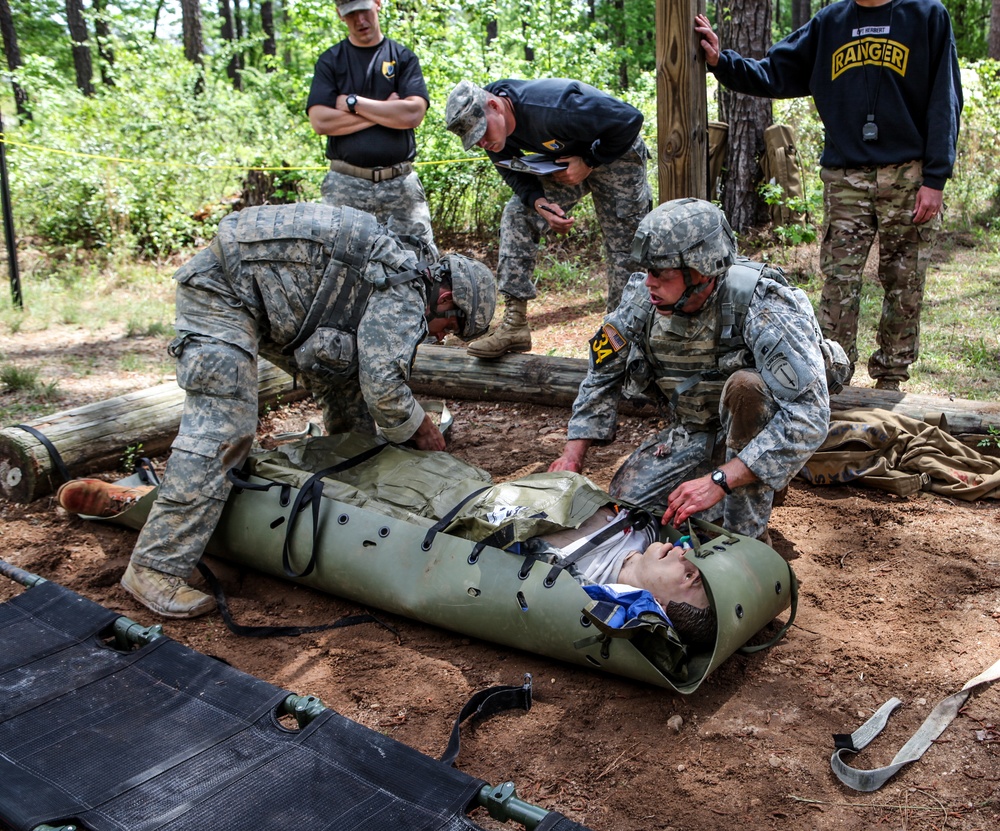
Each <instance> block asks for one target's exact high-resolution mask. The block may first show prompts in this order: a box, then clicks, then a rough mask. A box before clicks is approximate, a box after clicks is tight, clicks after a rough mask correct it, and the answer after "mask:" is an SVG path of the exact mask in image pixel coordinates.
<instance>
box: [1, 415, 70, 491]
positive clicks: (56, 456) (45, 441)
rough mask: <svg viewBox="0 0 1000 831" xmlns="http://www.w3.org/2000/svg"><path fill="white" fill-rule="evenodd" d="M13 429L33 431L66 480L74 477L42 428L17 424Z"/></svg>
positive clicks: (53, 464)
mask: <svg viewBox="0 0 1000 831" xmlns="http://www.w3.org/2000/svg"><path fill="white" fill-rule="evenodd" d="M13 429H15V430H24V431H25V432H26V433H31V435H33V436H34V437H35V438H36V439H38V441H40V442H41V443H42V447H44V448H45V449H46V450H48V451H49V458H50V459H52V466H53V467H54V468H55V469H56V470H57V471H58V472H59V475H60V476H61V477H62V480H63V481H64V482H68V481H69V480H70V479H72V478H73V477H72V476H70V475H69V468H68V467H66V463H65V462H64V461H63V460H62V456H60V455H59V451H58V450H56V446H55V445H54V444H53V443H52V442H50V441H49V440H48V437H46V435H45V434H44V433H42V432H41V431H40V430H36V429H35V428H34V427H30V426H28V425H27V424H15V425H14V427H13Z"/></svg>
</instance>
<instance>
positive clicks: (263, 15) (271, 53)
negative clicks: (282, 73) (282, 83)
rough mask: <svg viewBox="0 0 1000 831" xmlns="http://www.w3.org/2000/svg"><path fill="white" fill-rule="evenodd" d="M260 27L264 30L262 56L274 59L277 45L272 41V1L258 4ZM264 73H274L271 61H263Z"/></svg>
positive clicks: (265, 0)
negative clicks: (264, 65) (264, 64)
mask: <svg viewBox="0 0 1000 831" xmlns="http://www.w3.org/2000/svg"><path fill="white" fill-rule="evenodd" d="M260 26H261V28H262V29H263V30H264V55H265V57H271V58H273V57H275V56H276V55H277V54H278V44H277V42H276V41H275V39H274V3H273V0H263V2H262V3H261V4H260ZM265 63H266V67H265V68H266V71H267V72H274V70H275V65H274V61H273V60H269V61H265Z"/></svg>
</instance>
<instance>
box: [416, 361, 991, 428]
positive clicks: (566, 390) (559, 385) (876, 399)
mask: <svg viewBox="0 0 1000 831" xmlns="http://www.w3.org/2000/svg"><path fill="white" fill-rule="evenodd" d="M586 374H587V361H586V360H585V359H583V358H557V357H552V356H548V355H532V354H530V353H529V354H523V355H516V354H509V355H504V356H503V357H502V358H498V359H497V360H492V361H483V360H478V359H476V358H473V357H471V356H469V355H468V354H467V353H466V351H465V350H464V349H453V348H448V347H443V346H430V345H425V346H421V347H420V348H419V349H418V350H417V359H416V361H415V362H414V366H413V373H412V375H411V376H410V386H411V387H412V388H413V390H414V391H415V392H418V393H421V394H425V395H436V396H439V397H444V398H471V399H475V400H486V401H525V402H529V403H532V404H547V405H549V406H554V407H569V406H572V404H573V401H574V399H575V398H576V392H577V389H578V388H579V386H580V383H581V382H582V381H583V379H584V376H586ZM830 404H831V407H832V408H833V409H834V410H848V409H853V408H854V407H866V408H870V409H881V410H890V411H892V412H897V413H901V414H903V415H907V416H910V417H911V418H917V419H928V420H929V419H933V418H934V417H936V416H938V415H942V414H943V415H944V417H945V421H946V425H947V429H948V432H950V433H951V434H952V435H953V436H955V437H957V438H959V439H961V440H962V441H963V442H964V443H965V444H969V445H972V446H975V445H976V444H977V443H978V442H979V441H981V440H982V438H983V436H984V435H986V434H988V433H989V431H990V428H992V429H994V430H998V429H1000V404H998V403H993V402H987V401H970V400H968V399H963V398H944V397H942V396H937V395H916V394H911V393H903V392H887V391H885V390H875V389H868V388H863V387H847V388H846V389H845V390H844V391H843V392H842V393H840V394H839V395H834V396H833V397H832V398H831V402H830ZM643 405H645V406H643ZM652 407H653V405H652V404H651V402H649V401H648V399H636V400H635V401H634V402H632V403H631V404H629V402H627V401H626V402H623V405H622V412H635V411H639V412H652V411H653V410H652Z"/></svg>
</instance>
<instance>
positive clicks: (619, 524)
mask: <svg viewBox="0 0 1000 831" xmlns="http://www.w3.org/2000/svg"><path fill="white" fill-rule="evenodd" d="M637 514H638V512H637ZM640 523H641V524H640ZM645 524H646V523H645V521H644V518H643V515H637V516H636V517H633V516H632V512H631V511H629V512H625V511H622V512H621V513H619V514H618V516H616V517H615V518H614V519H613V520H612V521H611V522H609V523H608V525H607V527H605V528H602V529H601V530H600V531H598V532H597V533H596V534H594V536H592V537H591V538H590V539H589V540H587V541H586V542H585V543H584V544H583V545H581V546H580V547H579V548H578V549H576V551H574V552H573V553H572V554H570V555H569V556H568V557H564V558H563V559H561V560H560V561H559V562H557V563H553V564H552V568H551V569H549V573H548V574H547V575H545V580H544V581H543V583H544V585H545V587H546V588H551V587H552V586H553V585H555V582H556V578H558V577H559V575H560V574H561V573H562V572H563V571H565V570H566V569H567V568H569V567H570V566H571V565H573V564H574V563H576V562H578V561H579V560H580V558H581V557H583V556H584V555H586V554H589V553H590V552H591V551H593V550H594V549H595V548H597V546H599V545H600V544H601V543H602V542H605V541H607V540H609V539H611V538H612V537H613V536H614V535H615V534H617V533H618V532H619V531H621V530H622V528H623V527H624V526H626V525H634V526H635V527H636V528H641V527H643V526H644V525H645Z"/></svg>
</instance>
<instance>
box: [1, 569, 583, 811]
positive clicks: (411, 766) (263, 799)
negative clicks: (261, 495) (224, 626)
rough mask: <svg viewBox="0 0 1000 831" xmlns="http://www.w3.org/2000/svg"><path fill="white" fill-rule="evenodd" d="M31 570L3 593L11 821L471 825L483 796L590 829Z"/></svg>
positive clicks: (5, 793) (5, 802) (5, 772)
mask: <svg viewBox="0 0 1000 831" xmlns="http://www.w3.org/2000/svg"><path fill="white" fill-rule="evenodd" d="M11 571H14V572H17V571H19V570H17V569H10V567H9V566H8V565H7V564H6V563H2V561H0V573H4V574H8V575H10V573H11ZM24 574H25V572H20V575H24ZM20 575H13V576H17V577H18V579H20ZM28 577H30V578H33V580H32V581H31V582H34V583H35V584H34V585H33V586H32V587H31V588H29V589H28V590H27V591H25V592H23V593H22V594H20V595H18V596H17V597H15V598H13V599H12V600H9V601H7V602H6V603H3V604H0V642H2V643H3V645H4V646H3V649H2V650H0V826H3V825H6V826H9V827H10V828H12V829H14V831H30V829H38V828H50V829H51V828H52V827H53V826H59V827H61V828H63V829H66V831H68V829H69V828H70V827H72V826H75V827H77V828H85V829H92V831H152V829H163V831H184V830H187V829H190V831H206V829H213V831H225V830H226V829H232V831H237V829H240V831H242V830H243V829H248V828H257V829H265V831H266V830H268V829H291V828H311V829H320V828H322V829H329V831H387V829H392V831H411V830H412V831H418V829H419V830H420V831H475V829H481V828H482V826H480V825H478V824H476V823H475V822H474V821H473V820H471V819H470V818H469V817H468V816H467V815H466V814H467V813H468V812H469V811H470V810H471V809H472V808H473V807H475V805H476V804H481V805H483V806H484V807H486V808H487V809H488V810H489V811H490V813H491V814H492V815H494V816H496V817H497V818H500V819H505V820H507V819H514V820H516V821H518V822H521V823H522V824H524V825H526V826H527V827H529V828H533V829H536V831H573V830H574V829H578V830H579V831H586V829H584V827H583V826H581V825H578V824H576V823H574V822H572V821H570V820H568V819H567V818H566V817H564V816H562V815H561V814H559V813H556V812H546V811H544V810H542V809H540V808H537V807H535V806H531V805H529V804H528V803H524V802H521V801H520V800H517V799H516V797H513V796H512V792H511V787H510V786H509V785H510V783H504V785H501V786H498V787H496V788H493V787H491V786H490V785H488V784H487V783H485V782H483V781H482V780H479V779H476V778H474V777H472V776H469V775H467V774H465V773H462V772H461V771H458V770H456V769H455V768H453V767H451V766H450V765H447V764H445V763H443V762H439V761H436V760H434V759H431V758H430V757H428V756H424V755H423V754H421V753H418V752H417V751H415V750H413V749H412V748H409V747H407V746H405V745H403V744H400V743H399V742H396V741H394V740H393V739H390V738H388V737H386V736H384V735H382V734H380V733H378V732H375V731H373V730H370V729H368V728H366V727H363V726H361V725H359V724H357V723H355V722H353V721H350V720H349V719H346V718H344V717H343V716H341V715H339V714H338V713H336V712H334V711H332V710H329V709H327V708H325V707H323V706H322V705H321V704H320V703H319V702H318V701H316V699H312V698H303V697H300V696H295V695H293V694H291V693H289V692H288V691H287V690H281V689H279V688H277V687H274V686H272V685H270V684H268V683H265V682H264V681H261V680H259V679H257V678H254V677H252V676H249V675H246V674H245V673H242V672H240V671H239V670H237V669H234V668H233V667H231V666H228V665H227V664H224V663H222V662H220V661H218V660H216V659H214V658H210V657H208V656H205V655H202V654H200V653H197V652H194V651H192V650H190V649H188V648H186V647H184V646H182V645H181V644H178V643H176V642H175V641H172V640H171V639H169V638H167V637H164V636H163V635H162V634H161V633H160V632H159V631H158V629H159V627H153V628H151V629H147V628H144V627H141V626H139V625H138V624H136V623H134V622H133V621H130V620H128V619H127V618H123V617H121V616H119V615H118V614H117V613H115V612H113V611H110V610H108V609H105V608H104V607H102V606H99V605H97V604H95V603H92V602H91V601H89V600H87V599H85V598H83V597H81V596H79V595H77V594H75V593H74V592H72V591H70V590H68V589H66V588H63V587H61V586H58V585H56V584H54V583H50V582H45V581H41V580H39V579H38V578H35V577H34V575H28ZM22 582H26V581H23V580H22ZM31 582H26V584H28V585H31ZM282 713H285V714H289V713H290V714H292V715H295V716H296V717H297V723H296V721H291V722H290V723H291V726H290V727H289V726H288V723H289V722H288V720H287V719H286V720H284V721H282V720H281V719H280V718H279V717H280V715H281V714H282Z"/></svg>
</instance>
